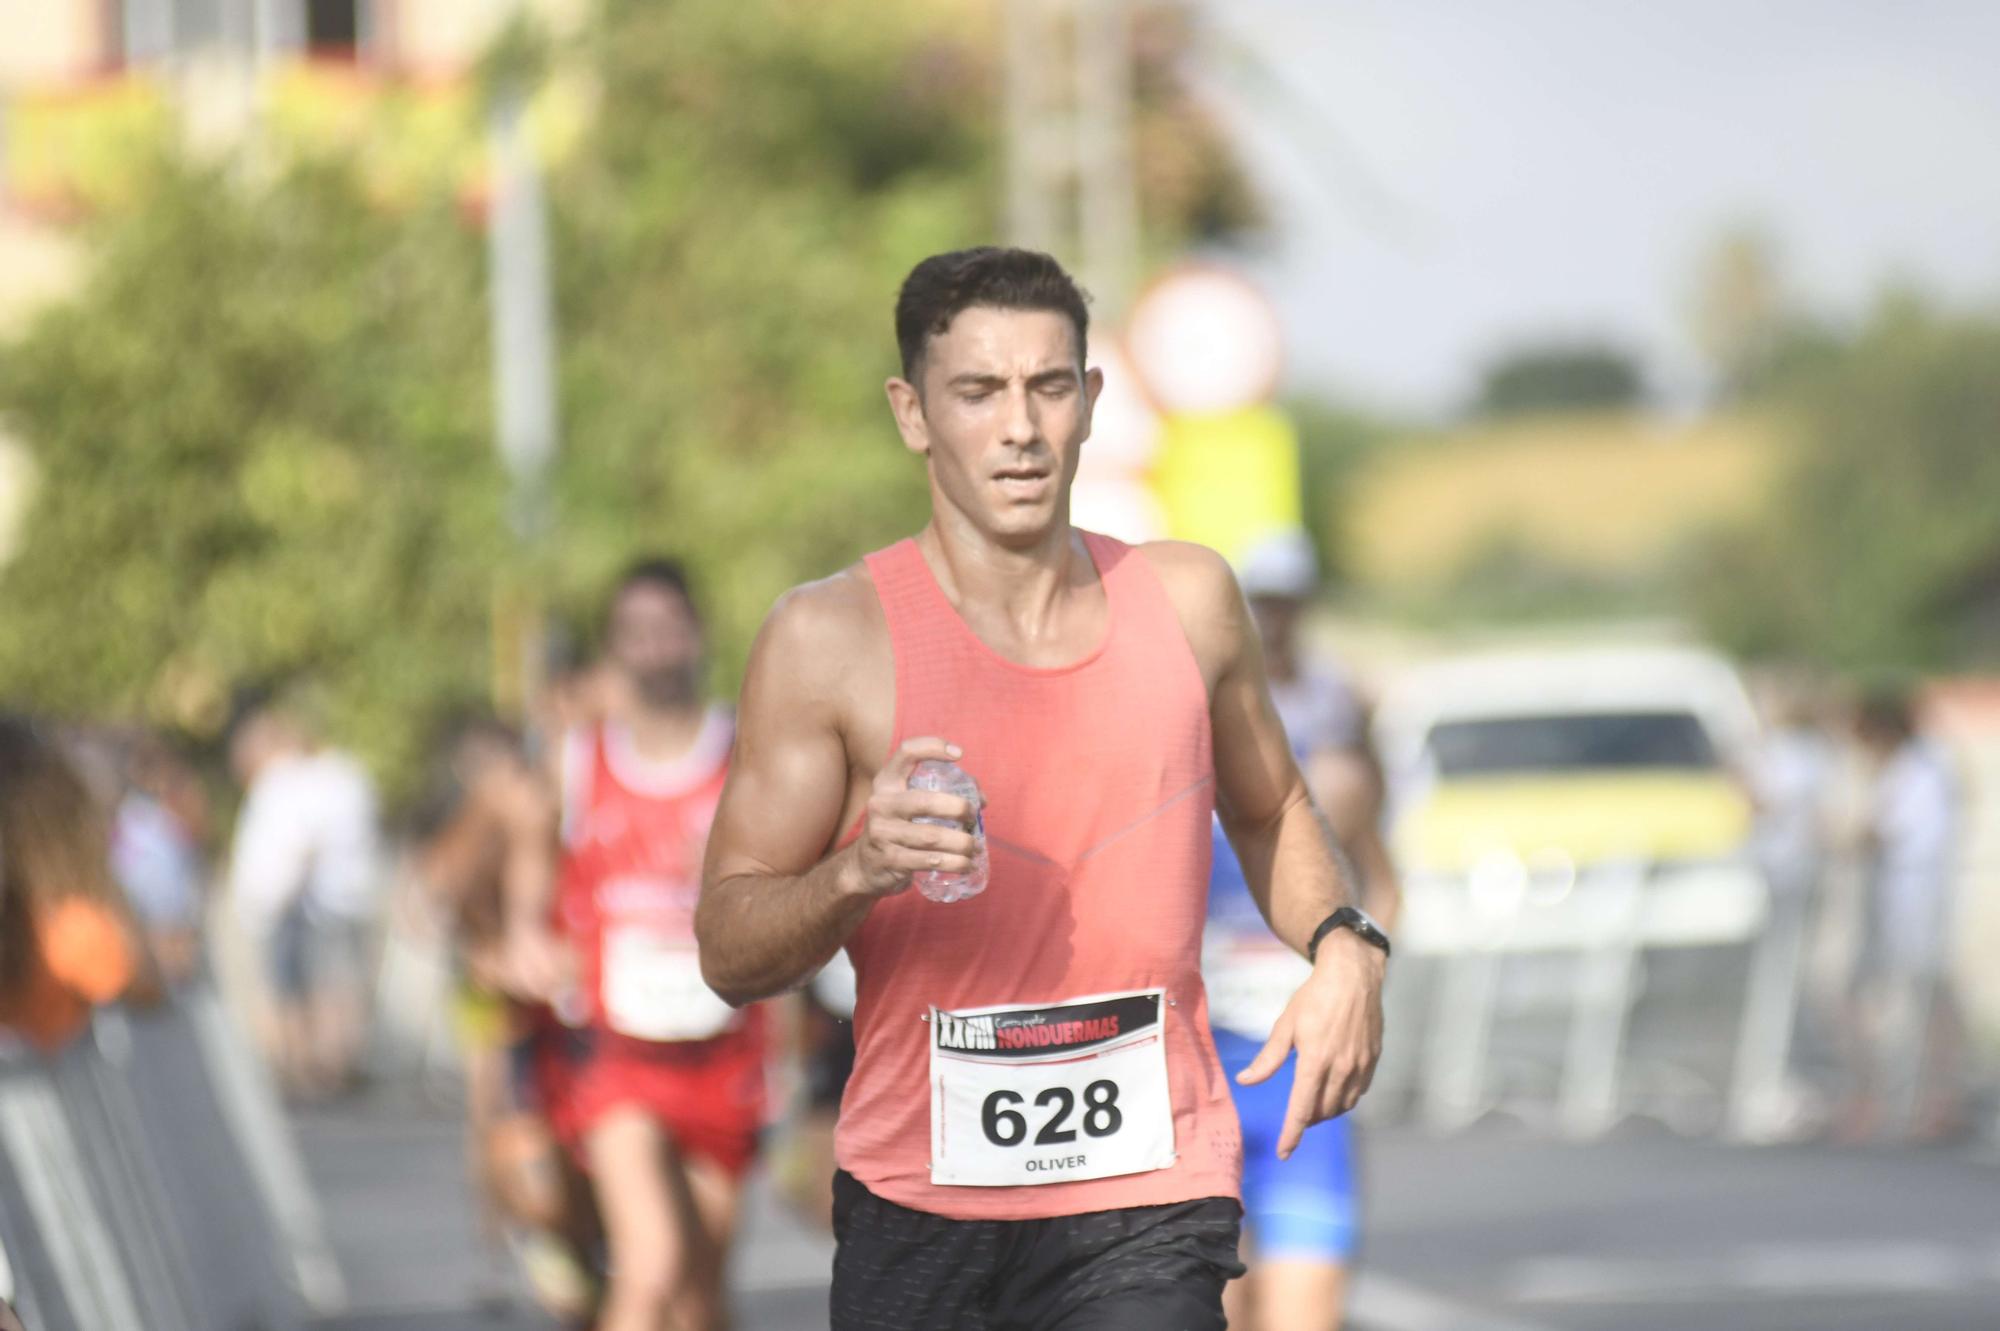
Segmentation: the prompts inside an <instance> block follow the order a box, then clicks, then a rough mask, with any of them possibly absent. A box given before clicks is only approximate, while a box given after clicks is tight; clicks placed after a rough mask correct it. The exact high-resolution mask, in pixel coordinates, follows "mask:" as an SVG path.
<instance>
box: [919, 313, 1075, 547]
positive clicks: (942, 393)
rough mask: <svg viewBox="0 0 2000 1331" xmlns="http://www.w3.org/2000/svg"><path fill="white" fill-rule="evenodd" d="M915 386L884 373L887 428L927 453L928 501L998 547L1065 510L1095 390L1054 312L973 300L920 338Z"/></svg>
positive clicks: (1036, 533) (1070, 329) (1041, 529)
mask: <svg viewBox="0 0 2000 1331" xmlns="http://www.w3.org/2000/svg"><path fill="white" fill-rule="evenodd" d="M917 380H918V382H917V383H914V384H913V383H910V382H909V381H908V380H904V379H892V380H890V381H889V385H888V390H889V401H890V405H891V407H892V408H893V409H894V411H895V413H896V424H897V428H898V429H899V430H901V432H902V435H903V442H904V443H905V444H906V445H907V446H908V447H909V448H910V450H911V451H912V452H915V453H921V454H923V455H924V456H925V457H926V458H928V459H929V461H930V475H931V499H932V503H933V504H934V505H935V506H937V507H938V508H939V509H940V510H942V509H945V508H949V509H951V510H952V511H954V512H956V513H957V514H959V515H960V516H961V517H962V518H963V519H964V520H966V521H969V522H970V523H971V524H972V525H973V526H975V527H976V528H978V529H979V530H980V531H982V532H984V533H985V534H987V535H988V536H991V537H993V538H994V539H995V540H998V541H999V542H1001V543H1002V544H1026V543H1030V542H1032V541H1033V540H1035V539H1036V538H1038V537H1040V536H1042V535H1043V534H1044V533H1046V532H1047V531H1048V530H1049V528H1050V527H1051V526H1053V525H1054V524H1055V523H1056V521H1057V520H1058V518H1061V519H1063V520H1067V518H1068V516H1069V490H1070V483H1071V482H1072V481H1073V480H1074V479H1075V477H1076V466H1077V459H1078V458H1079V456H1080V455H1081V453H1082V448H1083V442H1084V440H1085V439H1087V438H1089V437H1090V414H1091V407H1092V406H1093V404H1094V403H1095V402H1096V400H1097V393H1098V390H1099V389H1100V388H1101V387H1102V386H1103V378H1102V376H1101V374H1100V373H1099V372H1098V371H1096V370H1092V371H1089V372H1088V373H1086V372H1085V371H1084V368H1083V364H1082V357H1081V356H1080V355H1079V354H1078V347H1077V337H1076V329H1075V326H1074V325H1073V324H1072V323H1071V322H1070V319H1069V317H1068V316H1067V315H1065V314H1062V313H1059V312H1057V311H1054V310H1011V309H1000V308H996V307H993V306H987V305H974V306H972V307H970V308H968V309H965V310H962V311H960V313H959V314H958V316H957V317H956V318H954V319H953V320H952V321H951V325H950V327H948V328H947V329H946V330H945V331H944V332H942V333H937V334H933V335H932V336H931V338H930V339H929V341H928V342H927V343H926V344H925V349H924V358H923V362H922V363H921V364H920V365H919V366H918V367H917Z"/></svg>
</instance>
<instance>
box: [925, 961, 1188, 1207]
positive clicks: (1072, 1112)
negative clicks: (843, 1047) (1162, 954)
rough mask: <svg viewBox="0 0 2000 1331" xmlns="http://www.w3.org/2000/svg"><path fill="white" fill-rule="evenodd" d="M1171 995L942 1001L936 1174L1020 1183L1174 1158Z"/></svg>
mask: <svg viewBox="0 0 2000 1331" xmlns="http://www.w3.org/2000/svg"><path fill="white" fill-rule="evenodd" d="M1165 998H1166V994H1165V991H1164V990H1160V989H1141V990H1134V991H1132V992H1130V993H1122V994H1104V995H1100V996H1097V997H1094V998H1075V999H1069V1000H1067V1001H1065V1002H1062V1003H1058V1004H1055V1005H1052V1006H1043V1007H1018V1006H1011V1005H1010V1006H1003V1007H983V1008H974V1009H969V1010H965V1011H958V1012H946V1011H943V1010H941V1009H938V1008H932V1009H931V1014H930V1024H931V1060H930V1075H931V1182H933V1183H937V1184H948V1185H956V1186H963V1187H975V1188H1008V1187H1020V1186H1023V1185H1027V1186H1032V1185H1036V1184H1042V1183H1070V1182H1076V1181H1079V1180H1082V1179H1096V1178H1111V1177H1114V1176H1116V1175H1120V1174H1143V1173H1146V1172H1148V1171H1150V1170H1154V1169H1165V1168H1167V1167H1168V1166H1169V1165H1171V1164H1173V1163H1174V1160H1175V1154H1174V1111H1173V1102H1172V1098H1171V1097H1170V1095H1169V1093H1168V1088H1167V1047H1166V1038H1165V1035H1166V1002H1165Z"/></svg>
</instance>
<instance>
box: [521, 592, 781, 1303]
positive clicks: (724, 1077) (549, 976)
mask: <svg viewBox="0 0 2000 1331" xmlns="http://www.w3.org/2000/svg"><path fill="white" fill-rule="evenodd" d="M606 650H607V657H608V661H609V664H610V666H611V673H612V676H613V679H614V682H615V685H616V687H615V690H614V692H615V694H616V695H617V696H616V697H615V698H614V700H613V703H612V717H611V719H610V720H609V721H607V722H606V723H604V724H602V725H598V726H593V727H590V728H588V729H585V730H579V731H574V732H572V733H571V734H569V735H568V736H566V737H565V739H564V747H563V753H562V756H561V766H562V794H563V799H562V806H563V807H562V828H561V836H562V844H563V859H562V866H561V870H560V881H559V884H558V885H557V887H556V892H555V896H556V901H555V903H554V909H553V912H552V913H551V912H549V911H548V909H547V907H546V904H545V903H537V902H535V901H534V900H533V895H534V894H533V893H532V892H531V891H530V892H522V893H519V894H517V896H516V898H515V899H514V900H513V901H511V902H510V912H511V913H512V915H513V918H512V920H511V921H510V928H511V929H512V930H513V931H514V937H513V938H512V940H511V945H510V954H511V956H512V968H513V969H514V971H515V973H516V974H517V976H518V977H519V979H520V982H521V983H522V984H523V985H524V986H525V987H526V988H528V989H530V990H533V991H539V992H540V993H542V994H544V995H545V996H546V997H547V998H548V1000H549V1001H550V1002H551V1003H552V1005H553V1007H554V1009H555V1011H556V1012H557V1013H559V1014H561V1015H563V1017H564V1019H565V1021H568V1022H571V1023H573V1024H574V1029H571V1030H560V1031H557V1032H555V1033H553V1034H552V1036H551V1038H549V1039H548V1040H546V1041H545V1042H544V1044H545V1054H544V1057H543V1059H542V1083H543V1089H544V1096H545V1100H546V1104H547V1108H548V1111H549V1115H550V1119H551V1122H552V1124H553V1126H554V1127H555V1130H556V1132H557V1134H558V1135H559V1136H560V1137H562V1138H563V1139H564V1141H565V1142H566V1143H568V1144H569V1145H570V1146H571V1148H572V1149H573V1150H574V1151H576V1152H577V1154H578V1155H579V1157H580V1158H581V1160H582V1162H583V1164H584V1167H585V1169H586V1170H587V1172H588V1173H589V1175H590V1179H591V1186H592V1191H593V1194H594V1195H595V1197H596V1201H597V1207H598V1211H599V1213H600V1215H601V1217H602V1220H603V1225H604V1232H605V1236H606V1240H607V1242H608V1244H609V1249H610V1251H609V1267H610V1283H609V1288H608V1289H607V1291H606V1294H605V1299H604V1305H603V1310H602V1313H601V1317H600V1320H599V1321H598V1322H597V1324H596V1325H597V1326H598V1328H599V1329H600V1331H663V1328H673V1329H674V1331H684V1329H685V1331H707V1329H708V1328H713V1327H718V1326H720V1325H722V1324H723V1321H724V1314H723V1298H722V1272H723V1267H724V1261H725V1258H726V1256H727V1249H728V1244H729V1240H730V1236H731V1234H732V1233H733V1231H734V1230H735V1226H736V1212H737V1202H738V1198H739V1195H740V1191H741V1183H742V1179H743V1175H744V1173H745V1171H746V1170H747V1169H748V1168H749V1166H750V1163H751V1160H752V1157H753V1156H754V1154H755V1150H756V1143H757V1133H758V1129H759V1127H760V1126H761V1123H762V1115H763V1072H764V1034H763V1014H762V1012H761V1011H751V1012H738V1011H736V1010H735V1009H733V1008H732V1007H730V1005H729V1004H727V1003H725V1002H723V1001H722V1000H721V999H720V998H718V997H716V995H715V994H713V993H712V992H710V991H709V989H708V988H707V986H706V985H704V984H703V983H702V977H701V968H700V965H699V963H698V961H697V959H696V954H695V943H694V912H695V902H696V898H697V896H698V895H699V892H700V884H701V863H702V855H703V847H704V843H705V842H706V840H707V837H708V829H709V822H710V820H711V819H712V818H713V817H714V813H715V806H716V801H717V799H718V798H719V797H720V795H721V793H722V782H723V773H724V771H725V770H726V768H727V765H728V759H729V749H730V744H731V740H732V726H731V724H730V721H729V718H728V716H727V714H726V713H725V712H724V711H722V710H721V709H720V708H716V707H711V706H708V705H706V704H705V703H704V701H703V698H702V669H703V639H702V628H701V620H700V617H699V615H698V613H697V611H696V608H695V605H694V601H693V598H692V597H691V595H690V594H689V591H688V586H687V580H686V578H685V576H684V575H683V573H682V571H681V569H680V568H679V566H678V565H676V564H674V563H672V562H670V561H667V560H658V559H655V560H646V561H643V562H641V563H639V564H636V565H634V566H633V567H632V568H631V569H630V570H629V571H627V573H626V574H625V576H624V577H623V578H621V579H620V580H619V582H618V585H617V589H616V591H615V592H614V593H613V597H612V603H611V612H610V617H609V635H608V639H607V644H606ZM524 881H525V882H532V880H531V879H530V880H524ZM551 919H553V923H554V929H553V935H552V934H551V932H550V929H549V925H548V922H549V921H550V920H551ZM563 944H567V952H566V951H565V948H564V946H563Z"/></svg>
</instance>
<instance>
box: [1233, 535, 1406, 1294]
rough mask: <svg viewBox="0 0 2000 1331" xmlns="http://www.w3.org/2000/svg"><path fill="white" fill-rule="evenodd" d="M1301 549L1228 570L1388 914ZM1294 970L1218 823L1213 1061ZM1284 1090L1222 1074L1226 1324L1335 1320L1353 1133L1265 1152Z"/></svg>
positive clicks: (1364, 798)
mask: <svg viewBox="0 0 2000 1331" xmlns="http://www.w3.org/2000/svg"><path fill="white" fill-rule="evenodd" d="M1314 562H1315V561H1314V559H1313V553H1312V547H1311V546H1310V545H1309V544H1307V542H1306V540H1305V537H1304V536H1303V534H1295V535H1294V536H1287V537H1278V538H1274V539H1272V540H1270V541H1266V542H1264V543H1262V544H1260V545H1259V546H1258V547H1257V548H1256V549H1254V550H1252V551H1251V552H1250V553H1249V555H1248V556H1247V557H1246V558H1245V559H1244V561H1243V566H1242V569H1241V571H1240V578H1241V581H1242V584H1243V591H1244V594H1245V595H1246V596H1248V597H1249V600H1250V611H1251V614H1252V615H1253V616H1254V617H1255V619H1256V621H1257V631H1258V634H1259V636H1260V638H1261V639H1262V642H1263V647H1264V662H1265V668H1266V671H1267V672H1268V674H1269V677H1270V685H1271V700H1272V702H1273V704H1274V705H1275V706H1276V707H1277V709H1278V718H1279V720H1280V721H1282V722H1283V723H1284V727H1285V734H1286V735H1287V736H1288V737H1289V738H1290V740H1291V743H1292V752H1293V753H1294V755H1296V756H1297V758H1298V761H1299V764H1300V767H1301V768H1302V769H1303V770H1304V772H1305V774H1306V781H1307V784H1308V785H1309V786H1310V787H1311V789H1312V792H1313V798H1314V799H1315V800H1317V801H1318V803H1319V806H1320V808H1322V809H1324V810H1325V811H1326V815H1327V819H1328V821H1329V822H1330V823H1331V824H1332V826H1333V830H1334V835H1335V836H1336V838H1337V839H1338V840H1339V842H1340V844H1341V845H1342V846H1344V847H1346V848H1347V849H1348V850H1350V851H1351V852H1352V853H1353V856H1354V863H1355V867H1356V869H1357V871H1358V872H1359V874H1360V877H1361V880H1362V882H1363V884H1364V885H1365V888H1366V892H1365V896H1364V900H1365V901H1366V903H1367V909H1368V911H1369V913H1370V914H1371V915H1373V916H1374V917H1375V918H1376V919H1377V920H1378V921H1380V922H1381V923H1382V925H1383V926H1384V927H1388V926H1390V925H1391V924H1392V923H1393V921H1394V918H1395V913H1396V906H1397V899H1398V898H1397V885H1396V875H1395V869H1394V867H1393V866H1392V865H1391V864H1390V862H1389V853H1388V850H1387V848H1386V847H1385V846H1384V845H1383V844H1382V835H1381V830H1380V821H1381V817H1382V780H1381V773H1380V766H1379V764H1378V763H1377V762H1376V761H1375V756H1374V752H1373V749H1372V748H1371V747H1370V745H1369V743H1368V734H1367V717H1366V713H1365V710H1364V709H1363V707H1362V704H1361V700H1360V699H1359V698H1357V697H1356V696H1355V693H1354V690H1353V689H1352V688H1351V687H1350V686H1349V685H1348V684H1347V682H1346V681H1345V680H1344V679H1342V678H1341V677H1340V676H1339V675H1337V674H1335V673H1333V672H1332V671H1329V670H1324V669H1319V668H1316V667H1315V666H1314V665H1313V664H1312V663H1311V662H1309V661H1307V660H1306V659H1305V657H1304V654H1303V653H1302V652H1301V650H1300V644H1299V620H1300V618H1301V617H1302V616H1303V614H1304V613H1305V609H1306V607H1307V605H1308V604H1309V603H1310V602H1311V599H1312V595H1313V592H1314V590H1315V588H1316V585H1317V580H1318V575H1317V570H1316V569H1315V567H1314ZM1306 970H1307V967H1306V964H1305V962H1304V961H1303V960H1301V959H1300V958H1299V957H1297V956H1295V955H1293V954H1292V953H1291V951H1290V950H1289V949H1287V948H1286V947H1285V946H1284V944H1283V942H1282V941H1281V940H1279V939H1277V938H1275V937H1274V936H1273V935H1272V933H1271V930H1270V928H1269V926H1267V925H1266V924H1265V923H1264V918H1263V916H1262V915H1261V914H1259V912H1258V910H1257V905H1256V902H1255V900H1254V898H1253V897H1252V895H1251V893H1250V890H1249V885H1248V883H1247V881H1246V880H1245V878H1244V874H1243V866H1242V865H1241V864H1240V863H1238V861H1237V859H1236V855H1235V852H1234V851H1232V850H1231V849H1230V847H1229V843H1228V841H1227V840H1225V839H1224V838H1223V836H1222V835H1221V828H1220V826H1219V825H1218V827H1217V835H1216V838H1215V862H1214V869H1213V870H1212V872H1211V875H1210V878H1209V895H1208V933H1207V937H1206V939H1205V941H1204V946H1203V950H1202V978H1203V979H1204V981H1205V982H1206V983H1207V985H1208V994H1209V1020H1210V1022H1211V1024H1212V1025H1213V1027H1214V1034H1215V1047H1216V1051H1217V1052H1218V1053H1219V1054H1220V1055H1221V1058H1222V1066H1223V1069H1224V1071H1226V1072H1229V1073H1235V1072H1238V1071H1240V1070H1242V1069H1243V1068H1246V1067H1248V1066H1249V1065H1250V1064H1251V1062H1252V1061H1254V1060H1255V1058H1256V1057H1257V1054H1258V1053H1259V1051H1260V1049H1261V1046H1262V1045H1263V1042H1264V1037H1265V1033H1266V1032H1268V1031H1269V1030H1270V1029H1271V1026H1272V1023H1273V1022H1275V1021H1276V1020H1277V1018H1278V1015H1279V1014H1280V1013H1281V1012H1283V1011H1284V1009H1285V1004H1286V1003H1287V1002H1288V1001H1290V999H1291V995H1292V991H1293V990H1294V989H1295V988H1297V986H1298V985H1299V984H1300V983H1301V982H1302V981H1303V979H1304V978H1305V972H1306ZM1290 1092H1291V1069H1290V1068H1289V1066H1288V1067H1286V1068H1285V1069H1283V1070H1281V1071H1280V1072H1279V1073H1278V1074H1277V1075H1276V1076H1274V1077H1272V1078H1270V1079H1269V1080H1268V1081H1264V1082H1260V1083H1258V1084H1256V1085H1254V1086H1243V1085H1238V1086H1236V1087H1235V1088H1234V1094H1235V1099H1236V1112H1237V1116H1238V1117H1239V1119H1240V1120H1241V1122H1242V1126H1243V1147H1244V1161H1243V1227H1244V1231H1245V1233H1244V1250H1245V1251H1244V1260H1245V1262H1246V1263H1248V1265H1249V1268H1250V1270H1249V1274H1248V1275H1247V1276H1246V1277H1245V1278H1244V1279H1242V1280H1239V1281H1237V1282H1235V1283H1234V1284H1232V1285H1231V1286H1230V1287H1229V1297H1228V1299H1227V1301H1226V1302H1227V1305H1228V1310H1229V1324H1230V1325H1231V1326H1232V1327H1235V1328H1237V1331H1336V1328H1338V1327H1339V1326H1340V1325H1341V1321H1342V1316H1343V1305H1344V1304H1345V1302H1346V1286H1347V1269H1348V1266H1349V1264H1350V1262H1351V1261H1352V1259H1353V1256H1354V1252H1355V1247H1356V1245H1357V1242H1358V1240H1359V1238H1360V1218H1361V1217H1360V1207H1359V1199H1358V1198H1357V1196H1356V1173H1355V1163H1354V1134H1353V1130H1352V1127H1351V1125H1350V1123H1349V1120H1348V1119H1347V1117H1346V1116H1342V1117H1340V1118H1336V1119H1333V1120H1332V1121H1330V1122H1328V1123H1326V1124H1324V1125H1322V1126H1321V1127H1320V1128H1319V1129H1318V1130H1317V1131H1315V1132H1314V1133H1312V1134H1311V1135H1310V1136H1308V1137H1307V1138H1306V1139H1305V1140H1304V1141H1302V1142H1301V1143H1300V1144H1299V1149H1298V1150H1297V1151H1295V1152H1294V1153H1293V1154H1292V1156H1291V1158H1290V1159H1288V1160H1284V1161H1279V1160H1277V1159H1275V1158H1274V1157H1273V1156H1272V1153H1271V1149H1270V1147H1271V1143H1273V1142H1275V1141H1276V1140H1277V1137H1278V1134H1279V1132H1280V1131H1282V1129H1283V1126H1284V1119H1285V1110H1286V1106H1287V1102H1288V1100H1289V1098H1290Z"/></svg>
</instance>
